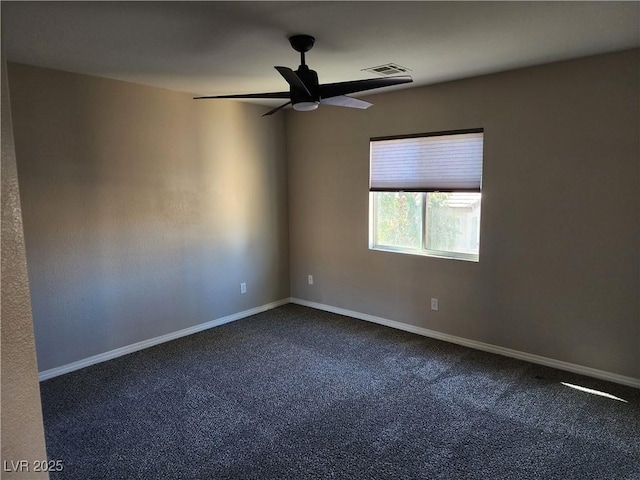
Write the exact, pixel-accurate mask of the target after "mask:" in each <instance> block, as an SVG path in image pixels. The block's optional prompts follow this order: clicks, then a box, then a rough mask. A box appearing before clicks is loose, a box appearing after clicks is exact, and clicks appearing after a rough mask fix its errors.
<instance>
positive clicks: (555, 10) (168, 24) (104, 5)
mask: <svg viewBox="0 0 640 480" xmlns="http://www.w3.org/2000/svg"><path fill="white" fill-rule="evenodd" d="M1 8H2V47H3V49H4V51H5V55H6V57H7V59H8V60H10V61H14V62H20V63H27V64H31V65H37V66H43V67H49V68H55V69H59V70H67V71H71V72H79V73H86V74H91V75H97V76H101V77H108V78H115V79H120V80H125V81H130V82H136V83H142V84H147V85H153V86H158V87H163V88H168V89H171V90H178V91H184V92H190V93H195V94H202V95H219V94H235V93H254V92H269V91H283V90H284V91H286V90H287V89H288V87H287V85H286V83H285V82H284V80H283V79H282V77H280V75H279V74H278V72H277V71H276V70H274V69H273V66H274V65H284V66H289V67H291V68H294V69H295V68H296V67H297V66H298V64H299V54H298V53H297V52H295V51H294V50H293V49H292V48H291V46H290V45H289V42H288V40H287V38H288V36H290V35H291V34H295V33H306V34H310V35H313V36H315V37H316V44H315V46H314V48H313V49H312V50H311V51H310V52H309V53H307V64H308V65H309V66H310V67H311V68H312V69H314V70H316V71H317V72H318V75H319V77H320V82H321V83H330V82H339V81H346V80H357V79H361V78H371V77H372V76H373V75H372V74H370V73H367V72H363V71H362V69H364V68H368V67H373V66H376V65H381V64H386V63H397V64H400V65H402V66H404V67H408V68H409V69H411V70H412V71H411V72H410V73H411V75H412V76H413V79H414V83H413V84H409V85H408V86H409V87H411V86H420V85H427V84H431V83H437V82H442V81H447V80H454V79H459V78H465V77H471V76H475V75H480V74H486V73H492V72H498V71H504V70H509V69H513V68H518V67H525V66H530V65H537V64H542V63H548V62H553V61H558V60H565V59H570V58H577V57H582V56H587V55H592V54H598V53H605V52H611V51H616V50H623V49H628V48H633V47H639V46H640V2H424V1H413V2H396V1H386V2H385V1H376V2H364V1H355V2H346V1H345V2H340V1H333V2H314V1H303V2H293V1H292V2H270V1H261V2H55V1H47V2H6V1H3V2H2V4H1ZM393 88H406V86H399V87H393ZM272 103H273V102H271V103H270V102H265V104H272ZM275 103H279V101H277V102H275Z"/></svg>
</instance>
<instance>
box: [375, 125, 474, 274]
mask: <svg viewBox="0 0 640 480" xmlns="http://www.w3.org/2000/svg"><path fill="white" fill-rule="evenodd" d="M482 147H483V132H482V130H472V131H469V130H467V131H464V132H440V133H436V134H425V135H416V136H403V137H385V138H378V139H371V183H370V222H369V225H370V228H369V230H370V231H369V246H370V248H372V249H375V250H386V251H394V252H400V253H410V254H417V255H429V256H436V257H444V258H454V259H460V260H470V261H476V262H477V261H478V260H479V254H480V211H481V208H480V207H481V200H482V194H481V180H482Z"/></svg>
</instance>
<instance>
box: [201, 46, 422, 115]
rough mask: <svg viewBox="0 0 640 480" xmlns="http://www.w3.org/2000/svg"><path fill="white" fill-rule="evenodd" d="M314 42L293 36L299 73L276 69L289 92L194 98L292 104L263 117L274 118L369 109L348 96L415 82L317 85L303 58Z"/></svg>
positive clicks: (380, 80) (388, 80)
mask: <svg viewBox="0 0 640 480" xmlns="http://www.w3.org/2000/svg"><path fill="white" fill-rule="evenodd" d="M315 40H316V39H315V38H314V37H312V36H311V35H292V36H291V37H289V43H291V46H292V47H293V49H294V50H295V51H297V52H300V66H299V67H298V69H297V70H295V71H294V70H291V69H290V68H287V67H274V68H275V69H276V70H277V71H278V72H279V73H280V75H282V76H283V77H284V79H285V80H286V81H287V83H288V84H289V91H288V92H271V93H248V94H240V95H214V96H207V97H194V100H201V99H206V98H283V99H285V98H286V99H289V101H288V102H287V103H285V104H283V105H280V106H279V107H277V108H274V109H273V110H270V111H269V112H267V113H265V114H264V115H263V117H264V116H266V115H272V114H274V113H276V112H277V111H278V110H280V109H282V108H284V107H286V106H288V105H289V104H291V105H292V106H293V109H294V110H298V111H309V110H315V109H316V108H318V105H334V106H337V107H349V108H361V109H364V108H369V107H370V106H371V105H372V104H371V103H369V102H365V101H364V100H360V99H357V98H353V97H348V96H347V94H349V93H356V92H362V91H364V90H372V89H374V88H381V87H389V86H391V85H399V84H401V83H410V82H412V81H413V79H412V78H411V77H410V76H409V75H400V76H395V77H386V78H369V79H366V80H353V81H350V82H338V83H325V84H320V83H319V82H318V74H317V73H316V72H315V71H314V70H311V69H310V68H309V67H308V66H307V64H306V63H305V58H304V54H305V52H308V51H309V50H311V48H312V47H313V44H314V43H315Z"/></svg>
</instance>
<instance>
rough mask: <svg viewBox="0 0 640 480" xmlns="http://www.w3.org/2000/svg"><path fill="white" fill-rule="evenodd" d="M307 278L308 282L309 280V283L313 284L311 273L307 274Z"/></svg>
mask: <svg viewBox="0 0 640 480" xmlns="http://www.w3.org/2000/svg"><path fill="white" fill-rule="evenodd" d="M307 280H308V282H309V285H313V275H309V276H308V277H307Z"/></svg>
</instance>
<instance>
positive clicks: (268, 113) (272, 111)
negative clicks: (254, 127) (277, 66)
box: [262, 101, 291, 117]
mask: <svg viewBox="0 0 640 480" xmlns="http://www.w3.org/2000/svg"><path fill="white" fill-rule="evenodd" d="M290 103H291V102H290V101H289V102H287V103H285V104H284V105H280V106H279V107H276V108H274V109H273V110H269V111H268V112H267V113H265V114H264V115H262V116H263V117H266V116H267V115H273V114H274V113H276V112H277V111H278V110H280V109H281V108H284V107H286V106H287V105H289V104H290Z"/></svg>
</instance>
